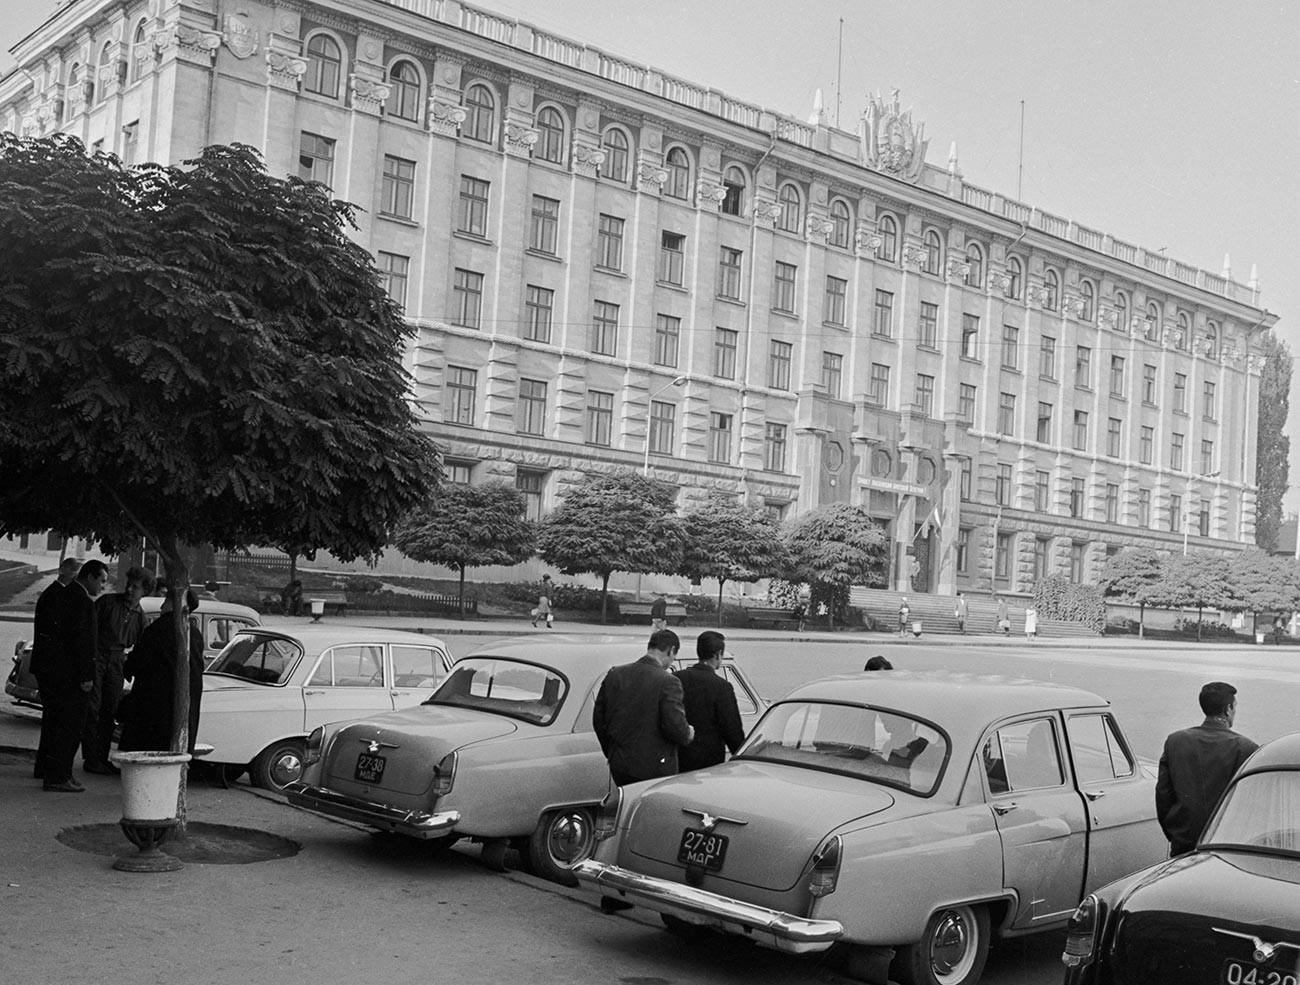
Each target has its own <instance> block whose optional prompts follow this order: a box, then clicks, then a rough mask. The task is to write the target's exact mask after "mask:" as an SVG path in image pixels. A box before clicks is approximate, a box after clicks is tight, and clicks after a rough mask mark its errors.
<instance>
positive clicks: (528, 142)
mask: <svg viewBox="0 0 1300 985" xmlns="http://www.w3.org/2000/svg"><path fill="white" fill-rule="evenodd" d="M539 138H540V134H538V132H537V131H536V130H535V129H533V128H532V127H530V126H525V125H524V124H522V123H518V122H516V121H514V120H508V121H506V152H507V153H509V154H514V155H516V156H519V157H527V156H528V155H529V154H531V153H532V150H533V145H534V144H536V143H537V141H538V139H539Z"/></svg>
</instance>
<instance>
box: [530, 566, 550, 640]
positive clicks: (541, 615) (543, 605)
mask: <svg viewBox="0 0 1300 985" xmlns="http://www.w3.org/2000/svg"><path fill="white" fill-rule="evenodd" d="M531 615H532V617H533V626H534V627H535V626H536V625H537V620H538V619H540V620H542V622H544V623H546V628H547V629H550V628H551V626H552V624H553V623H554V622H555V616H554V615H552V613H551V576H550V575H542V591H541V594H540V595H538V596H537V608H535V609H533V611H532V613H531Z"/></svg>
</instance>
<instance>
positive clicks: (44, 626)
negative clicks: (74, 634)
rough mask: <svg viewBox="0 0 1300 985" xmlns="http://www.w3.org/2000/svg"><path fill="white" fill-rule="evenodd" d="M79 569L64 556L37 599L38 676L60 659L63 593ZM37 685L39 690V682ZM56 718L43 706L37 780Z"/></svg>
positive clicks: (35, 655)
mask: <svg viewBox="0 0 1300 985" xmlns="http://www.w3.org/2000/svg"><path fill="white" fill-rule="evenodd" d="M80 569H81V562H80V561H78V560H77V559H76V558H75V557H65V558H64V559H63V560H62V561H60V562H59V573H58V574H57V575H56V576H55V578H54V581H52V582H50V583H49V584H48V585H47V586H45V589H44V590H43V591H42V592H41V594H40V596H39V597H37V599H36V620H35V624H34V625H33V627H32V629H33V631H34V635H33V639H32V656H31V660H30V663H29V665H28V666H29V669H30V670H31V672H32V674H35V673H36V668H37V667H39V666H41V665H42V664H44V663H47V662H49V661H52V660H56V659H57V658H56V657H54V656H53V651H54V650H55V649H57V648H58V645H59V641H58V635H59V600H60V599H62V597H63V590H64V589H66V588H67V587H68V586H69V585H71V584H72V581H73V579H74V578H76V577H77V572H78V571H79V570H80ZM36 686H37V687H38V688H39V687H40V681H39V679H38V680H37V682H36ZM53 715H54V713H53V712H50V713H49V714H47V713H46V712H45V706H44V704H42V705H41V738H40V742H39V743H37V746H36V765H35V766H34V767H33V769H32V776H33V777H35V778H36V779H37V780H41V779H44V778H45V748H46V746H47V745H48V744H49V730H50V725H51V723H52V721H53Z"/></svg>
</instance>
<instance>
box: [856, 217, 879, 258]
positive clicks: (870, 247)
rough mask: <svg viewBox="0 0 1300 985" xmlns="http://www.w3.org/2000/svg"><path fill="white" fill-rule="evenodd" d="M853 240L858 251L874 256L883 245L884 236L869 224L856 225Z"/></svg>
mask: <svg viewBox="0 0 1300 985" xmlns="http://www.w3.org/2000/svg"><path fill="white" fill-rule="evenodd" d="M854 242H855V243H856V245H857V248H858V252H859V253H864V254H867V255H869V256H875V254H876V252H877V251H878V250H879V249H880V248H881V247H882V246H884V245H885V237H883V236H881V235H880V233H878V232H876V230H875V229H873V228H871V226H869V225H865V224H864V225H859V226H858V230H857V233H856V234H855V235H854Z"/></svg>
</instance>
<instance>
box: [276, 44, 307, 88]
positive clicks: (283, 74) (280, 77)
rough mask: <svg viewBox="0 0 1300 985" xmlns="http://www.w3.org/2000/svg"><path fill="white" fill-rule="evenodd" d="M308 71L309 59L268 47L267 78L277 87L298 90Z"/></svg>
mask: <svg viewBox="0 0 1300 985" xmlns="http://www.w3.org/2000/svg"><path fill="white" fill-rule="evenodd" d="M306 71H307V59H305V58H299V57H298V56H297V55H290V54H286V53H285V52H283V51H277V50H276V49H274V48H267V49H266V78H267V81H268V82H269V83H270V84H271V85H272V86H274V87H275V88H277V89H288V90H290V91H293V92H297V90H298V84H299V83H300V82H302V77H303V75H304V74H305V73H306Z"/></svg>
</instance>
